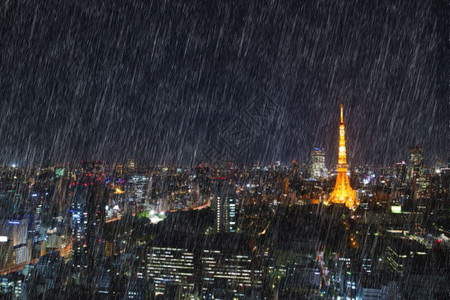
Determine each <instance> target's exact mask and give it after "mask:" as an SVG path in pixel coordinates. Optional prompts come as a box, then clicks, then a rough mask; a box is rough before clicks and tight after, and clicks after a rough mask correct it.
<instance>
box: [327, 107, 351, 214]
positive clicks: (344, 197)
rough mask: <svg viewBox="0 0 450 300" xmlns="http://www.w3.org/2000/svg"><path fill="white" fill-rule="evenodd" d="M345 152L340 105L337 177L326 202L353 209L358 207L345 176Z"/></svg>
mask: <svg viewBox="0 0 450 300" xmlns="http://www.w3.org/2000/svg"><path fill="white" fill-rule="evenodd" d="M347 171H348V165H347V150H346V147H345V124H344V107H343V105H342V104H341V122H340V123H339V155H338V164H337V177H336V185H335V186H334V190H333V192H332V193H331V195H330V198H329V199H328V201H327V204H332V203H336V204H345V206H346V207H348V208H350V209H354V208H355V207H357V206H358V205H359V201H358V199H357V198H356V191H355V190H353V189H352V188H351V186H350V180H349V178H348V176H347Z"/></svg>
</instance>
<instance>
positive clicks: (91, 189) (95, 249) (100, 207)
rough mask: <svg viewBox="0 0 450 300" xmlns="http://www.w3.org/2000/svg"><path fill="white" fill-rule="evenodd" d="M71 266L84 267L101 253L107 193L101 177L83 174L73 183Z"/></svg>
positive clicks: (88, 265) (93, 261) (92, 263)
mask: <svg viewBox="0 0 450 300" xmlns="http://www.w3.org/2000/svg"><path fill="white" fill-rule="evenodd" d="M72 188H73V197H72V237H73V261H72V262H73V266H74V267H76V268H78V269H79V270H81V269H87V268H89V267H90V266H93V265H95V263H96V261H97V260H98V259H100V258H101V257H102V256H103V248H104V247H103V233H104V226H105V206H106V198H107V192H106V187H105V182H104V180H103V178H101V177H96V176H93V175H91V174H87V175H82V176H81V177H80V179H79V180H78V181H77V182H74V183H73V184H72Z"/></svg>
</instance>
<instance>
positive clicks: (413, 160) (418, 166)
mask: <svg viewBox="0 0 450 300" xmlns="http://www.w3.org/2000/svg"><path fill="white" fill-rule="evenodd" d="M409 164H410V169H409V176H410V179H413V178H414V176H416V177H417V176H420V175H421V174H422V169H423V149H422V147H420V146H415V147H411V148H409Z"/></svg>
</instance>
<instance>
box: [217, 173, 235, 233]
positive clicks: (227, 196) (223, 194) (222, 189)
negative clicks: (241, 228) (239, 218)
mask: <svg viewBox="0 0 450 300" xmlns="http://www.w3.org/2000/svg"><path fill="white" fill-rule="evenodd" d="M213 207H214V210H215V228H214V229H215V232H217V233H219V232H235V231H236V195H235V189H234V186H233V185H232V184H231V183H230V182H229V181H227V179H226V178H225V177H220V179H218V181H217V182H216V183H215V185H214V199H213Z"/></svg>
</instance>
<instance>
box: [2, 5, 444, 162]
mask: <svg viewBox="0 0 450 300" xmlns="http://www.w3.org/2000/svg"><path fill="white" fill-rule="evenodd" d="M0 5H1V7H0V15H1V24H0V32H1V43H0V54H1V65H0V72H1V80H0V99H1V100H0V101H1V104H2V105H1V106H2V108H1V113H0V117H1V118H0V130H1V131H0V138H1V139H0V143H1V159H2V160H3V161H4V162H8V163H9V162H12V161H17V162H22V163H24V162H31V161H34V162H39V161H41V160H45V161H49V160H52V161H55V160H60V161H61V160H78V159H106V160H115V159H123V158H127V157H134V158H137V159H138V160H150V161H182V162H191V161H195V160H196V159H203V158H201V157H203V156H205V157H209V158H210V159H211V158H212V159H215V158H217V157H218V155H217V154H212V153H214V152H217V150H219V152H220V151H222V152H225V156H227V157H229V158H231V159H234V160H249V161H253V160H256V159H260V160H262V161H266V162H270V161H273V160H275V159H281V160H282V161H284V162H288V161H290V160H291V159H294V158H295V159H299V160H300V161H301V162H307V161H309V153H310V151H311V149H312V148H313V147H315V146H319V147H324V148H325V150H326V154H327V160H328V162H327V164H329V165H330V164H333V163H335V160H336V156H337V154H336V153H337V149H336V148H337V138H338V131H337V126H338V121H339V119H338V118H339V115H338V114H339V103H340V102H341V101H342V102H343V103H344V106H345V115H346V122H347V144H348V153H349V154H348V155H349V161H350V164H351V165H356V164H374V163H375V164H383V165H387V164H392V163H393V162H395V161H397V160H400V159H407V156H408V149H409V146H411V145H415V144H421V145H423V147H424V151H425V155H426V159H427V161H428V163H430V164H431V163H432V162H433V160H434V156H436V155H438V156H440V157H441V159H443V160H444V161H446V160H447V155H448V152H447V149H448V148H449V136H448V133H447V128H448V124H449V123H448V122H449V117H448V114H449V113H450V111H449V108H448V103H447V102H448V101H447V100H448V99H449V93H448V84H449V76H448V73H446V72H448V69H449V68H448V65H449V60H448V57H449V51H448V50H449V47H448V44H447V42H448V37H449V35H448V27H449V23H448V17H447V16H446V13H447V12H448V7H449V4H448V1H445V0H429V1H424V0H419V1H414V0H406V1H394V0H386V1H351V0H346V1H342V0H339V1H337V0H335V1H330V0H326V1H299V0H297V1H279V2H276V1H260V0H256V1H190V0H183V1H163V0H157V1H143V0H142V1H139V0H134V1H127V0H118V1H113V0H105V1H92V0H86V1H75V0H74V1H54V0H46V1H31V0H23V1H8V0H5V1H2V2H1V4H0ZM445 22H447V23H445ZM341 99H342V100H341Z"/></svg>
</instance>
